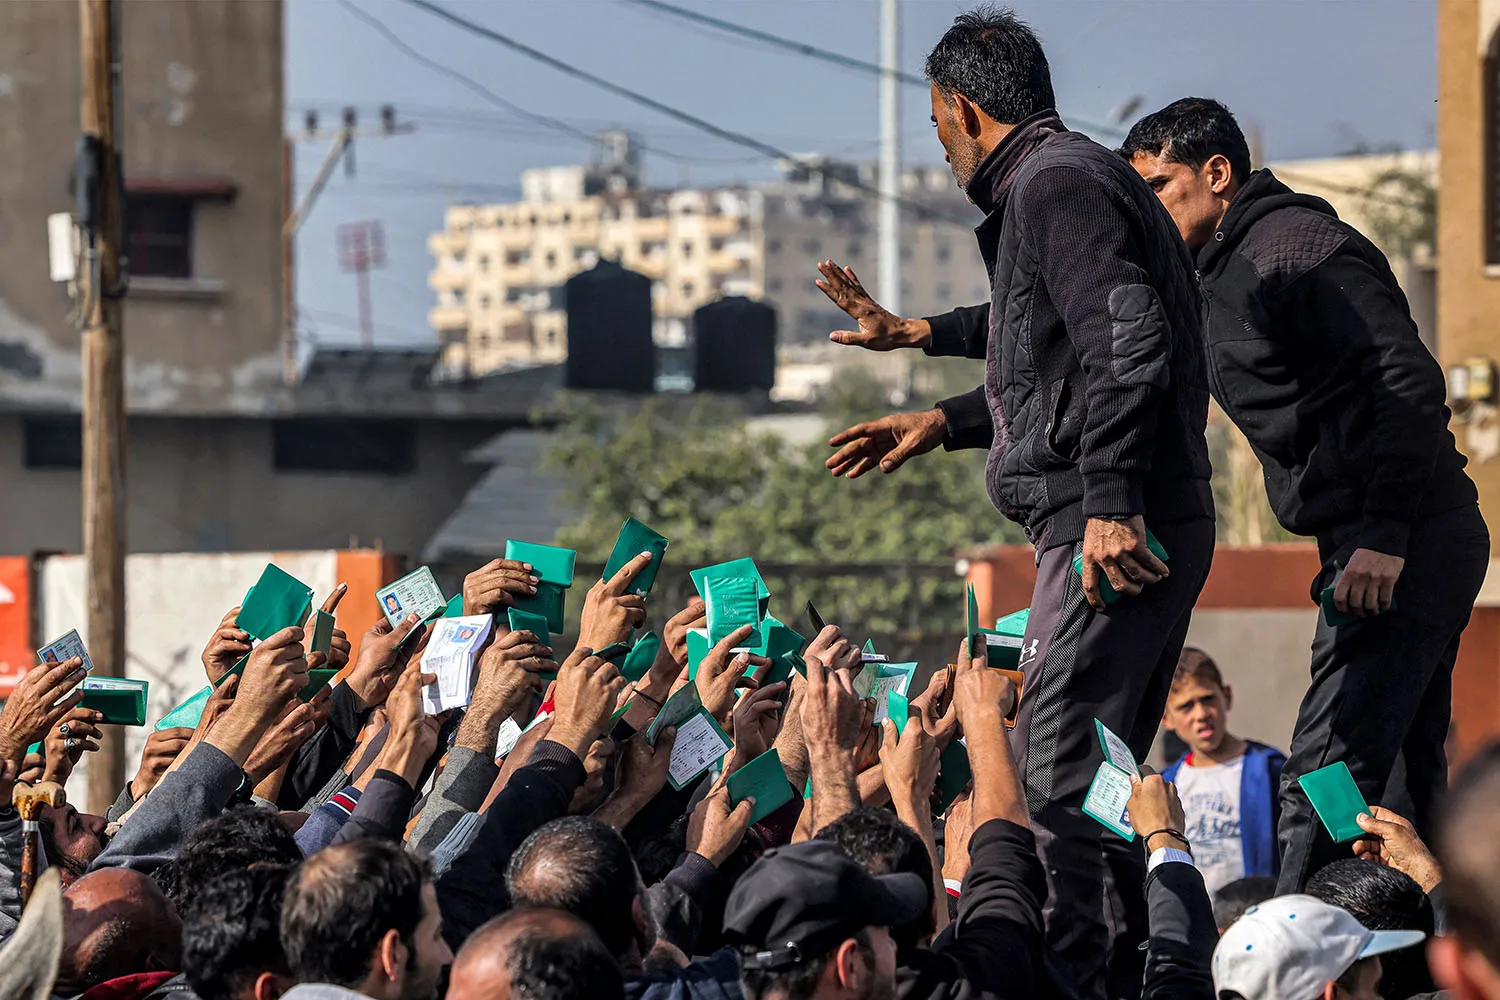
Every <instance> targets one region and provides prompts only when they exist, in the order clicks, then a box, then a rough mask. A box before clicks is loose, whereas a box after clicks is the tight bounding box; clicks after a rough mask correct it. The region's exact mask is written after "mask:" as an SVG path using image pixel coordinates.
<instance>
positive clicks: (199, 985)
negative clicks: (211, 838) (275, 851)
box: [182, 865, 293, 1000]
mask: <svg viewBox="0 0 1500 1000" xmlns="http://www.w3.org/2000/svg"><path fill="white" fill-rule="evenodd" d="M292 870H293V869H292V867H291V866H290V865H259V866H257V867H255V868H241V869H238V870H236V871H229V872H225V873H224V874H222V875H220V876H218V877H217V878H214V879H210V880H209V881H208V883H207V884H205V885H202V886H200V887H198V890H197V891H196V892H195V893H194V894H193V902H192V905H190V906H189V907H188V909H187V912H186V913H184V914H183V920H182V973H183V975H184V976H186V977H187V981H188V985H189V986H191V987H192V988H193V992H194V993H197V994H198V996H200V997H202V1000H237V998H238V997H242V996H245V995H247V994H248V992H249V990H250V989H251V988H252V987H253V986H254V985H255V980H256V979H257V978H258V977H259V976H260V974H261V973H263V972H273V973H276V974H278V975H283V976H285V975H289V974H290V970H289V969H288V968H287V962H286V955H285V953H283V951H282V949H281V902H282V898H283V897H284V896H285V895H286V884H287V881H288V880H289V879H290V878H291V877H292Z"/></svg>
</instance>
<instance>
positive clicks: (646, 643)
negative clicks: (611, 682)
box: [620, 632, 661, 682]
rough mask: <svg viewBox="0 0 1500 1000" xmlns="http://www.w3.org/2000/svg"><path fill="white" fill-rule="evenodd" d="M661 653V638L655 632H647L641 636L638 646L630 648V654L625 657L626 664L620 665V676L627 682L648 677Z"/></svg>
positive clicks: (637, 642)
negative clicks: (657, 656)
mask: <svg viewBox="0 0 1500 1000" xmlns="http://www.w3.org/2000/svg"><path fill="white" fill-rule="evenodd" d="M659 652H661V636H659V635H657V634H656V633H655V632H647V633H646V634H645V635H643V636H641V637H640V639H639V640H637V641H636V644H635V645H634V646H632V647H630V652H629V653H628V654H627V655H626V656H625V660H624V662H622V663H621V664H620V676H621V677H624V678H625V680H626V681H627V682H629V681H638V680H640V679H641V678H642V677H645V676H646V672H647V671H648V670H650V669H651V666H652V664H654V663H655V662H656V654H657V653H659Z"/></svg>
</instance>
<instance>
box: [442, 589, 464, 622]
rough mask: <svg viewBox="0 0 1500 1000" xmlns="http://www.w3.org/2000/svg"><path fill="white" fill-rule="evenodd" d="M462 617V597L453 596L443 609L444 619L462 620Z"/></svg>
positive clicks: (458, 595)
mask: <svg viewBox="0 0 1500 1000" xmlns="http://www.w3.org/2000/svg"><path fill="white" fill-rule="evenodd" d="M463 616H464V595H463V594H454V595H453V596H452V597H450V598H448V604H447V605H446V606H445V607H444V608H443V617H444V618H462V617H463Z"/></svg>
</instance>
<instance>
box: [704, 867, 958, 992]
mask: <svg viewBox="0 0 1500 1000" xmlns="http://www.w3.org/2000/svg"><path fill="white" fill-rule="evenodd" d="M931 896H932V887H931V886H929V885H927V884H925V883H924V882H923V881H922V878H921V876H920V875H913V874H911V873H910V872H901V873H898V874H894V875H871V874H870V873H869V872H868V871H867V870H865V868H864V866H862V865H860V864H859V863H858V862H857V861H855V860H854V859H853V858H851V857H849V855H847V854H845V853H844V851H843V850H842V849H841V848H840V847H838V846H837V845H836V844H831V843H828V842H826V841H820V840H809V841H806V842H805V843H801V844H794V845H792V846H790V847H781V848H777V849H776V850H772V851H767V852H766V853H765V854H764V855H763V856H762V857H761V859H760V860H759V861H757V862H755V864H753V865H751V866H750V869H749V871H747V872H745V874H744V875H741V876H740V879H739V881H738V882H736V883H735V887H734V891H733V892H731V893H730V894H729V903H728V905H727V906H726V907H725V908H724V934H725V936H726V937H727V938H728V939H729V940H730V941H732V942H734V943H735V944H739V945H744V946H748V947H751V948H758V949H760V952H759V953H758V954H755V955H749V956H742V957H741V964H742V965H743V966H744V967H745V968H747V969H779V968H785V967H788V966H793V965H796V964H798V963H799V962H801V961H803V960H804V959H812V958H816V957H819V956H821V955H824V954H826V953H827V952H828V951H829V950H830V949H832V948H834V947H835V946H836V945H838V944H839V942H841V941H844V940H846V939H848V938H851V937H853V936H854V935H856V934H858V933H859V932H860V931H861V930H863V929H864V928H866V927H893V926H896V925H898V924H904V923H908V922H910V921H912V920H915V919H917V918H918V917H920V916H921V915H922V913H923V911H924V910H926V909H927V907H928V906H930V905H931V902H930V900H931Z"/></svg>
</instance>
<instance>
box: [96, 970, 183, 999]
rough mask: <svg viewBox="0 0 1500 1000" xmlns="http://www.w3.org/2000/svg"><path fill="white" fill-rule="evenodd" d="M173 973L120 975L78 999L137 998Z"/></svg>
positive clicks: (147, 992) (170, 976) (144, 994)
mask: <svg viewBox="0 0 1500 1000" xmlns="http://www.w3.org/2000/svg"><path fill="white" fill-rule="evenodd" d="M175 975H177V973H175V972H137V973H135V974H134V975H131V976H121V977H120V978H119V979H111V980H109V981H107V982H103V983H100V984H99V985H98V986H95V987H94V988H93V989H90V990H88V991H87V992H84V993H82V994H80V995H79V997H78V1000H137V998H139V997H144V996H146V995H147V994H149V993H150V992H151V991H152V990H154V989H156V988H157V987H158V986H160V985H161V984H162V983H164V982H166V981H167V980H168V979H171V978H172V977H173V976H175Z"/></svg>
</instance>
